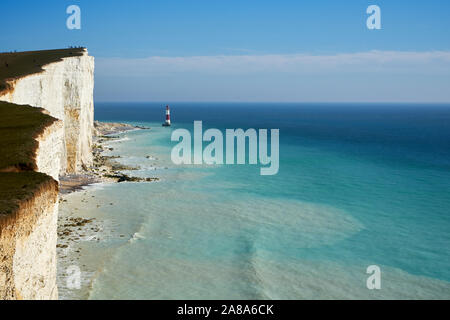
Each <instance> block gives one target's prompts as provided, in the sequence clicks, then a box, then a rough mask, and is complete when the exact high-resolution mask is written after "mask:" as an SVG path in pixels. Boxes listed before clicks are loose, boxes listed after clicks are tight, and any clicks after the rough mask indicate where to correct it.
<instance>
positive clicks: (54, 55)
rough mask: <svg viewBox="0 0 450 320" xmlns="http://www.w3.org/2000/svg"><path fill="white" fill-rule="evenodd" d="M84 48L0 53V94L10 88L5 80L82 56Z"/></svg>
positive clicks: (37, 71) (40, 70)
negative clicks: (53, 63) (68, 58)
mask: <svg viewBox="0 0 450 320" xmlns="http://www.w3.org/2000/svg"><path fill="white" fill-rule="evenodd" d="M84 50H85V49H84V48H73V49H59V50H43V51H26V52H12V53H0V93H2V91H7V90H9V89H11V88H9V86H8V85H7V82H6V80H7V79H16V78H21V77H24V76H27V75H30V74H34V73H39V72H42V71H43V69H42V67H43V66H45V65H47V64H49V63H52V62H57V61H61V59H62V58H67V57H76V56H82V55H83V52H84Z"/></svg>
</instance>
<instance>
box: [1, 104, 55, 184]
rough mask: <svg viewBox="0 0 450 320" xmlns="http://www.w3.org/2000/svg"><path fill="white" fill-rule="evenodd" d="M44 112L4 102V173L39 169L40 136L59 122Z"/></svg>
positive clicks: (2, 125)
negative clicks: (37, 151)
mask: <svg viewBox="0 0 450 320" xmlns="http://www.w3.org/2000/svg"><path fill="white" fill-rule="evenodd" d="M42 111H43V109H40V108H34V107H30V106H22V105H16V104H12V103H7V102H1V101H0V171H3V172H4V171H29V170H36V162H35V152H36V149H37V147H38V142H37V141H36V137H37V136H38V135H39V134H41V133H42V132H43V130H44V129H45V128H46V127H48V126H49V125H51V124H52V123H53V122H54V121H57V119H55V118H53V117H51V116H49V115H46V114H45V113H43V112H42ZM2 183H3V182H2V181H1V180H0V184H2Z"/></svg>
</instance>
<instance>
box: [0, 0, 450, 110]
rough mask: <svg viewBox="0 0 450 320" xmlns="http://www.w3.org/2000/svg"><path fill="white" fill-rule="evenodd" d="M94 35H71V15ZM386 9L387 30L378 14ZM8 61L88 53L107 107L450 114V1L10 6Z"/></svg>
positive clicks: (3, 39) (3, 47) (4, 35)
mask: <svg viewBox="0 0 450 320" xmlns="http://www.w3.org/2000/svg"><path fill="white" fill-rule="evenodd" d="M71 4H77V5H79V6H80V8H81V13H82V15H81V19H82V25H81V26H82V29H81V30H68V29H67V28H66V19H67V17H68V15H67V14H66V8H67V6H69V5H71ZM371 4H376V5H378V6H379V7H380V8H381V23H382V29H381V30H368V29H367V28H366V19H367V17H368V15H367V14H366V12H365V11H366V8H367V7H368V6H369V5H371ZM1 7H2V10H1V11H2V19H1V20H0V30H1V31H2V32H0V51H10V50H18V51H21V50H34V49H48V48H60V47H67V46H69V45H83V46H87V47H88V49H89V52H90V54H91V55H93V56H95V57H96V66H97V70H96V91H95V96H96V100H98V101H100V100H101V101H339V102H341V101H368V102H378V101H412V102H426V101H431V102H450V90H448V88H450V61H449V57H448V55H449V52H450V19H448V17H449V14H450V1H447V0H440V1H438V0H428V1H416V0H414V1H411V0H409V1H406V0H389V1H381V0H372V1H365V0H341V1H338V0H316V1H312V0H309V1H301V0H296V1H290V0H289V1H288V0H278V1H268V0H258V1H245V0H240V1H235V0H227V1H225V0H222V1H215V0H208V1H204V0H189V1H188V0H184V1H171V0H164V1H152V0H150V1H149V0H145V1H144V0H142V1H138V0H129V1H114V0H109V1H106V0H105V1H104V0H95V1H92V0H91V1H75V0H74V1H65V0H53V1H45V0H43V1H39V2H32V1H17V0H15V1H11V0H2V3H1Z"/></svg>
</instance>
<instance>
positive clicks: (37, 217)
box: [0, 49, 94, 299]
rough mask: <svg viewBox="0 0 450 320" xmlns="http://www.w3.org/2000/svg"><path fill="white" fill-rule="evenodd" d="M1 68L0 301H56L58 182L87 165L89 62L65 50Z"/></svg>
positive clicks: (20, 58)
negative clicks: (61, 176) (60, 178)
mask: <svg viewBox="0 0 450 320" xmlns="http://www.w3.org/2000/svg"><path fill="white" fill-rule="evenodd" d="M11 61H12V62H11ZM0 62H2V64H1V66H0V69H1V68H2V66H3V62H4V64H5V65H7V67H4V68H3V69H2V70H0V299H57V297H58V290H57V287H56V266H57V261H56V242H57V218H58V177H59V175H60V174H65V173H76V172H79V171H81V170H82V168H83V167H84V166H90V165H91V163H92V151H91V144H92V133H93V117H94V109H93V87H94V79H93V72H94V60H93V58H92V57H89V56H88V55H87V52H86V51H85V50H81V49H78V50H72V49H70V50H69V49H67V50H53V51H43V52H27V53H18V54H17V55H15V54H14V55H11V54H4V55H0ZM5 101H6V102H5ZM20 104H27V105H20ZM37 107H38V108H37Z"/></svg>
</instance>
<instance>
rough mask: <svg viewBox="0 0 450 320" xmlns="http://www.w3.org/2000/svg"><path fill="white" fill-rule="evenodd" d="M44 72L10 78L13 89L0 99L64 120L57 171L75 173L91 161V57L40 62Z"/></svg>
mask: <svg viewBox="0 0 450 320" xmlns="http://www.w3.org/2000/svg"><path fill="white" fill-rule="evenodd" d="M43 69H44V72H41V73H35V74H31V75H27V76H25V77H22V78H19V79H14V80H11V81H10V84H11V86H12V88H13V89H12V90H10V91H8V92H6V93H4V94H3V95H2V94H0V101H7V102H10V103H15V104H26V105H30V106H33V107H40V108H44V109H46V110H47V111H48V112H49V114H50V115H51V116H52V117H55V118H57V119H60V120H62V122H63V124H64V143H63V144H62V147H63V150H62V151H61V169H60V174H65V173H77V172H80V171H82V169H83V167H89V166H90V165H92V133H93V130H94V102H93V93H94V58H93V57H91V56H89V55H88V52H87V51H85V52H84V53H83V55H82V56H76V57H75V56H74V57H68V58H63V59H62V61H58V62H54V63H50V64H48V65H45V66H43Z"/></svg>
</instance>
